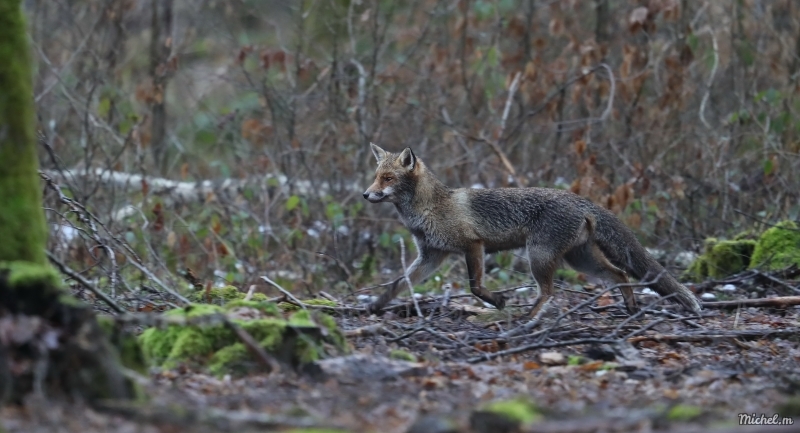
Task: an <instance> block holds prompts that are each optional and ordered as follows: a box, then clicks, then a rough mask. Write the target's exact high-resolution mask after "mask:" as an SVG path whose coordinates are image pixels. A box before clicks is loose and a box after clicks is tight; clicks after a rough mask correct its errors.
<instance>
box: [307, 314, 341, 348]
mask: <svg viewBox="0 0 800 433" xmlns="http://www.w3.org/2000/svg"><path fill="white" fill-rule="evenodd" d="M314 317H315V319H316V322H317V324H318V325H322V326H323V327H324V328H325V330H326V331H327V334H328V335H327V337H328V338H329V339H330V340H331V342H332V343H333V344H335V345H336V347H338V348H340V349H341V350H344V351H347V338H345V336H344V334H343V333H342V330H341V329H339V325H337V324H336V320H335V319H334V318H333V317H331V316H329V315H327V314H325V313H320V312H317V313H316V314H315V315H314Z"/></svg>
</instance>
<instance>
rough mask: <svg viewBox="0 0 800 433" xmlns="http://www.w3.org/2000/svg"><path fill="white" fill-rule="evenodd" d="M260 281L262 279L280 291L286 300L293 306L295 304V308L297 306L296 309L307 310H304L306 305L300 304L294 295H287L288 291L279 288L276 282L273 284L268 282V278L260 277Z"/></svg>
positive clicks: (270, 281)
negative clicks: (290, 301)
mask: <svg viewBox="0 0 800 433" xmlns="http://www.w3.org/2000/svg"><path fill="white" fill-rule="evenodd" d="M261 279H262V280H264V281H265V282H267V283H269V284H271V285H273V286H275V288H277V289H278V290H280V291H281V293H283V294H284V295H286V297H287V298H289V299H290V300H292V302H293V303H294V304H297V306H298V307H300V308H302V309H304V310H306V309H307V308H306V305H305V304H304V303H302V302H300V300H299V299H297V298H295V297H294V295H293V294H291V293H289V291H288V290H286V289H284V288H283V287H281V286H280V284H278V283H276V282H274V281H272V280H270V279H269V277H267V276H262V277H261Z"/></svg>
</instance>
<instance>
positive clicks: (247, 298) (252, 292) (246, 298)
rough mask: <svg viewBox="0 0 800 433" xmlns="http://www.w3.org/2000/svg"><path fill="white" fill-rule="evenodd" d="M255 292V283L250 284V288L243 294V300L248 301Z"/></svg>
mask: <svg viewBox="0 0 800 433" xmlns="http://www.w3.org/2000/svg"><path fill="white" fill-rule="evenodd" d="M255 292H256V285H255V284H251V285H250V288H249V289H247V294H246V295H244V300H245V301H249V300H251V299H253V294H255Z"/></svg>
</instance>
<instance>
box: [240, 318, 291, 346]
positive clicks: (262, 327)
mask: <svg viewBox="0 0 800 433" xmlns="http://www.w3.org/2000/svg"><path fill="white" fill-rule="evenodd" d="M236 323H237V324H238V325H239V326H241V327H242V329H244V330H245V331H247V333H248V334H250V335H252V336H253V338H254V339H255V340H256V341H258V342H259V343H260V344H261V346H263V347H264V348H265V349H267V350H272V349H276V348H277V347H278V346H280V344H281V343H282V342H283V334H284V331H285V330H286V320H283V319H276V318H269V317H268V318H264V319H259V320H247V321H240V320H237V321H236Z"/></svg>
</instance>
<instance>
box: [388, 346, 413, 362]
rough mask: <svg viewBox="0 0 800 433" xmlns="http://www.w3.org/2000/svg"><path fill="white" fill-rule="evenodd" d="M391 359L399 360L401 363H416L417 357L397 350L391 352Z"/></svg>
mask: <svg viewBox="0 0 800 433" xmlns="http://www.w3.org/2000/svg"><path fill="white" fill-rule="evenodd" d="M389 358H392V359H397V360H400V361H411V362H416V361H417V357H416V356H414V354H412V353H408V352H406V351H405V350H400V349H395V350H392V351H391V352H389Z"/></svg>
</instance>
